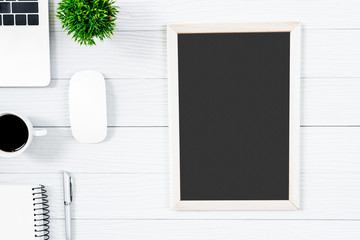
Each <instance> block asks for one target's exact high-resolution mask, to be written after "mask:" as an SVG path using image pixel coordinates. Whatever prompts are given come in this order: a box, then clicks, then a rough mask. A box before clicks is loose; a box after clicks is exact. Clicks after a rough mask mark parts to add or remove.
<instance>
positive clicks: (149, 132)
mask: <svg viewBox="0 0 360 240" xmlns="http://www.w3.org/2000/svg"><path fill="white" fill-rule="evenodd" d="M167 140H168V137H167V128H109V129H108V137H107V138H106V139H105V141H104V142H102V143H99V144H96V145H94V144H82V143H78V142H77V141H76V140H75V139H74V138H73V137H72V134H71V130H70V128H49V129H48V136H45V137H38V138H35V139H34V141H33V143H32V145H31V146H30V147H29V148H28V149H27V150H26V152H24V153H23V154H22V155H20V156H18V157H16V158H7V159H4V158H2V159H1V161H0V172H1V173H9V172H15V173H19V172H23V173H24V172H25V173H31V172H33V173H34V172H36V173H46V172H53V173H54V172H55V173H57V172H59V171H60V170H67V171H70V172H80V173H81V172H86V173H92V172H97V173H98V172H104V173H124V172H126V173H129V172H136V173H139V172H145V173H151V172H158V173H159V172H160V173H166V172H167V171H168V166H167V165H168V164H167V159H168V147H167V146H168V143H167Z"/></svg>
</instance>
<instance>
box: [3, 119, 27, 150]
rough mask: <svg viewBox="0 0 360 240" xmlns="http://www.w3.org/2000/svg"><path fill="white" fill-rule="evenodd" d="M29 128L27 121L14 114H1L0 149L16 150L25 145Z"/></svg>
mask: <svg viewBox="0 0 360 240" xmlns="http://www.w3.org/2000/svg"><path fill="white" fill-rule="evenodd" d="M28 138H29V130H28V128H27V126H26V124H25V122H24V121H23V120H22V119H21V118H19V117H17V116H15V115H12V114H6V115H3V116H0V150H2V151H4V152H16V151H19V150H20V149H21V148H22V147H24V146H25V144H26V142H27V141H28Z"/></svg>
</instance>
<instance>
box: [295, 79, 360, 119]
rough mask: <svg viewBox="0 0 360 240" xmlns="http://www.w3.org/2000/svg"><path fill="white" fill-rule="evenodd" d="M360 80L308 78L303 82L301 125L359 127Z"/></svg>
mask: <svg viewBox="0 0 360 240" xmlns="http://www.w3.org/2000/svg"><path fill="white" fill-rule="evenodd" d="M359 92H360V78H305V79H303V81H302V83H301V124H302V125H305V126H306V125H330V126H331V125H343V126H346V125H359V124H360V98H359Z"/></svg>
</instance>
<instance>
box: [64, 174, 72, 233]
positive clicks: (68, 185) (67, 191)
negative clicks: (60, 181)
mask: <svg viewBox="0 0 360 240" xmlns="http://www.w3.org/2000/svg"><path fill="white" fill-rule="evenodd" d="M63 174H64V209H65V231H66V240H71V203H72V200H73V192H72V190H73V188H72V178H71V174H70V173H68V172H64V173H63Z"/></svg>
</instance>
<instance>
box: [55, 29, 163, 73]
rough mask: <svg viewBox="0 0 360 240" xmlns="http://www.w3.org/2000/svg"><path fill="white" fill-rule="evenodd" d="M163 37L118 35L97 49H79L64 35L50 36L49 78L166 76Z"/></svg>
mask: <svg viewBox="0 0 360 240" xmlns="http://www.w3.org/2000/svg"><path fill="white" fill-rule="evenodd" d="M165 41H166V34H165V32H163V31H155V32H153V31H143V32H117V33H115V35H114V36H113V37H112V40H106V41H105V42H104V43H101V44H98V46H96V47H86V46H79V45H78V44H76V43H74V41H73V40H72V39H71V37H70V36H67V35H66V33H64V32H52V33H51V34H50V47H51V75H52V78H70V77H71V76H72V75H73V74H74V73H75V72H77V71H81V70H94V71H99V72H101V73H102V74H103V75H104V76H105V77H106V78H163V77H165V76H166V47H165Z"/></svg>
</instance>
